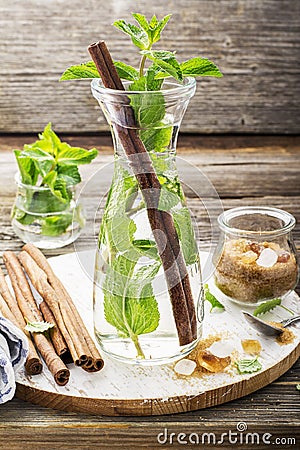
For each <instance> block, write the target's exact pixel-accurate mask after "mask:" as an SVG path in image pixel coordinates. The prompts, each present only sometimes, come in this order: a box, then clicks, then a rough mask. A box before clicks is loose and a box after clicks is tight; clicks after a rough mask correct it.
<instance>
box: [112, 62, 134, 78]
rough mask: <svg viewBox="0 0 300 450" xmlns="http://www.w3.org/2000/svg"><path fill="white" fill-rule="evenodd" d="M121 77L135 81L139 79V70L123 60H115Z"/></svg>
mask: <svg viewBox="0 0 300 450" xmlns="http://www.w3.org/2000/svg"><path fill="white" fill-rule="evenodd" d="M114 65H115V67H116V69H117V72H118V74H119V77H120V78H122V79H123V80H129V81H134V80H138V79H139V72H138V70H136V69H135V68H134V67H132V66H130V65H128V64H125V63H123V62H121V61H114Z"/></svg>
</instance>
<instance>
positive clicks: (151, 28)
mask: <svg viewBox="0 0 300 450" xmlns="http://www.w3.org/2000/svg"><path fill="white" fill-rule="evenodd" d="M132 15H133V17H134V18H135V20H136V21H137V22H138V24H139V25H140V26H141V27H142V29H143V30H144V31H145V32H146V33H147V35H148V39H149V46H152V45H153V44H154V43H155V42H157V41H159V39H160V34H161V32H162V30H163V29H164V27H165V26H166V24H167V23H168V21H169V19H170V17H171V14H169V15H167V16H165V17H164V18H163V19H162V20H160V21H158V20H157V17H156V16H155V15H154V16H153V17H152V19H151V20H150V22H148V20H147V19H146V17H145V16H144V15H143V14H138V13H133V14H132Z"/></svg>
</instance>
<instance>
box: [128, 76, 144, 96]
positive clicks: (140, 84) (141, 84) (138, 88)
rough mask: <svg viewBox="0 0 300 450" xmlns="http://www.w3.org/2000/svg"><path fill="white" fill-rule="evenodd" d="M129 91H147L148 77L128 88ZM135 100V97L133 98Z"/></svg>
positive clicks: (138, 80) (136, 81)
mask: <svg viewBox="0 0 300 450" xmlns="http://www.w3.org/2000/svg"><path fill="white" fill-rule="evenodd" d="M128 90H129V91H146V90H147V89H146V77H145V76H143V77H140V78H138V79H137V80H135V81H134V82H133V83H131V84H130V85H129V86H128ZM132 98H133V96H132Z"/></svg>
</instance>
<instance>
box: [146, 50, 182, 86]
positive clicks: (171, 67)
mask: <svg viewBox="0 0 300 450" xmlns="http://www.w3.org/2000/svg"><path fill="white" fill-rule="evenodd" d="M141 53H142V55H146V56H147V57H148V58H149V59H151V60H152V61H153V62H154V63H155V64H156V65H157V66H158V67H160V68H161V69H163V71H165V72H167V73H168V74H169V75H171V76H172V77H174V78H175V79H176V80H179V81H182V79H183V76H182V71H181V68H180V65H179V63H178V62H177V60H176V58H175V54H174V53H173V52H169V51H166V50H158V51H153V50H144V51H142V52H141Z"/></svg>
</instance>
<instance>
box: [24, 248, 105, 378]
mask: <svg viewBox="0 0 300 450" xmlns="http://www.w3.org/2000/svg"><path fill="white" fill-rule="evenodd" d="M19 258H20V260H21V262H22V264H23V266H24V268H25V270H26V272H27V273H28V276H29V278H30V279H31V280H32V282H33V283H35V287H36V289H37V290H38V291H39V292H40V294H41V295H42V297H43V298H44V299H45V300H46V302H47V303H48V305H49V308H50V309H51V311H52V312H53V313H54V310H55V309H56V305H55V302H57V303H58V304H59V307H60V310H61V315H62V317H63V320H64V322H65V325H66V326H67V329H68V331H69V333H70V334H71V338H72V341H73V343H74V346H75V348H76V350H77V354H80V355H81V357H82V354H83V352H84V355H85V356H86V360H84V361H77V365H81V366H82V368H83V369H85V370H87V371H89V372H91V371H98V370H100V369H101V368H102V367H103V364H104V362H103V359H102V357H101V355H100V353H99V351H98V349H97V348H96V346H95V344H94V342H93V340H92V338H91V337H90V335H89V332H88V330H87V328H86V326H85V324H84V322H83V320H82V319H81V316H80V314H79V313H78V311H77V309H76V307H75V305H74V303H73V301H72V299H71V297H70V295H69V294H68V292H67V290H66V289H65V287H64V286H63V284H62V283H61V281H60V280H59V279H58V278H57V277H56V275H55V274H54V272H53V270H52V268H51V266H50V264H49V263H48V261H47V259H46V258H45V256H44V255H43V253H42V252H41V251H40V250H38V249H37V248H36V247H35V246H34V245H32V244H26V245H25V246H24V247H23V249H22V251H21V253H20V255H19ZM40 280H42V282H41V281H40ZM53 302H54V303H53ZM53 308H54V309H53ZM54 315H55V313H54ZM55 317H56V316H55ZM59 327H60V323H59ZM60 329H61V327H60ZM61 331H62V334H63V335H64V337H66V336H65V334H64V332H63V330H62V329H61ZM66 340H67V339H66ZM67 342H68V341H67ZM70 350H71V349H70ZM71 354H72V351H71ZM75 363H76V361H75Z"/></svg>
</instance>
